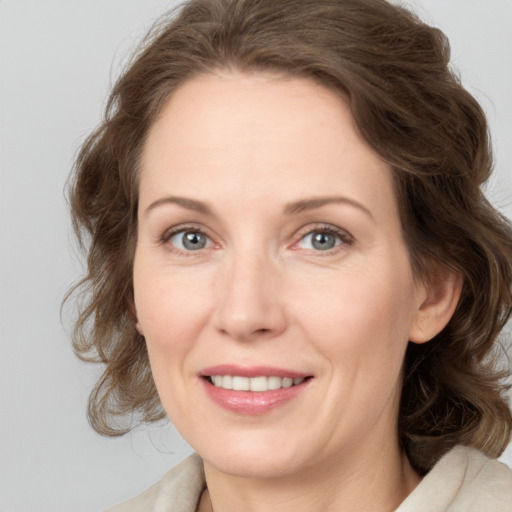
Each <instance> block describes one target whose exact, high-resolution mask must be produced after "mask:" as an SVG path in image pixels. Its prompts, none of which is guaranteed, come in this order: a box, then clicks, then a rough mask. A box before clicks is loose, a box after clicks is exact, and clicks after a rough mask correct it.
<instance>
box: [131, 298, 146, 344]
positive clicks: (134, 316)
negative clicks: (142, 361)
mask: <svg viewBox="0 0 512 512" xmlns="http://www.w3.org/2000/svg"><path fill="white" fill-rule="evenodd" d="M128 312H129V314H130V317H131V319H132V320H133V322H134V323H135V329H136V330H137V332H138V333H139V334H140V335H141V336H144V332H143V330H142V325H141V324H140V322H139V320H138V317H137V309H136V308H135V301H134V300H133V298H132V299H131V300H130V302H129V304H128Z"/></svg>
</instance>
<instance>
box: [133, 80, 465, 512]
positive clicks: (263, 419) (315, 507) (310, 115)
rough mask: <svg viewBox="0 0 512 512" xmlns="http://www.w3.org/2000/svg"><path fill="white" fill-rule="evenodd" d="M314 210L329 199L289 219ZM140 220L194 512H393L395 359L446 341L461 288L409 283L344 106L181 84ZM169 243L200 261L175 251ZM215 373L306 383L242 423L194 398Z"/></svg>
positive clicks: (405, 478)
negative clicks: (330, 242) (410, 346)
mask: <svg viewBox="0 0 512 512" xmlns="http://www.w3.org/2000/svg"><path fill="white" fill-rule="evenodd" d="M171 196H172V197H180V198H187V199H188V200H190V199H191V200H194V201H199V202H201V203H202V204H204V205H206V206H207V209H208V211H199V210H197V209H191V206H195V204H193V203H191V202H190V201H188V202H183V201H180V203H179V204H178V203H176V202H171V201H168V200H166V198H169V197H171ZM312 198H337V199H336V201H329V202H327V203H326V204H322V205H319V204H313V205H312V204H311V203H309V207H308V208H302V209H301V208H298V207H297V205H296V203H297V202H299V201H305V200H310V199H312ZM340 198H341V200H340ZM290 204H295V206H296V207H295V209H294V208H291V207H290ZM138 219H139V227H138V241H137V246H136V253H135V263H134V292H135V308H136V315H137V319H138V324H137V326H138V329H139V331H140V332H141V333H142V334H143V335H144V336H145V339H146V342H147V347H148V352H149V357H150V362H151V368H152V372H153V376H154V380H155V383H156V386H157V389H158V393H159V395H160V398H161V401H162V404H163V406H164V408H165V410H166V411H167V413H168V415H169V417H170V419H171V421H172V422H173V423H174V425H175V426H176V427H177V428H178V430H179V431H180V432H181V433H182V435H183V436H184V437H185V438H186V439H187V441H188V442H189V443H190V444H191V446H192V447H193V448H194V449H195V450H196V451H197V452H198V453H199V454H200V455H201V456H202V457H203V459H204V465H205V474H206V479H207V485H208V491H207V492H205V493H204V494H203V496H202V500H201V502H200V505H199V510H210V509H211V506H212V505H213V509H214V510H221V511H223V512H234V511H241V510H244V511H267V510H268V511H270V510H273V511H275V510H279V511H291V510H293V511H294V512H299V511H301V510H304V511H306V510H307V511H309V512H311V511H322V512H325V511H330V510H373V511H384V510H393V509H394V508H396V507H397V506H398V505H399V503H400V502H401V501H402V500H403V499H404V498H405V496H407V495H408V494H409V493H410V492H411V491H412V490H413V489H414V487H415V486H416V485H417V484H418V482H419V477H418V475H416V474H415V473H414V471H413V470H412V468H411V467H410V465H409V463H408V461H407V459H406V457H404V455H403V454H402V453H401V451H400V448H399V444H398V436H397V428H396V423H397V417H398V404H399V397H400V388H401V366H402V361H403V357H404V352H405V349H406V346H407V343H408V342H409V340H411V341H414V342H416V343H423V342H426V341H428V340H429V339H430V338H432V337H433V336H434V335H435V334H437V333H438V332H439V331H440V330H441V329H442V328H443V327H444V325H445V324H446V323H447V322H448V320H449V318H450V316H451V314H452V313H453V310H454V308H455V305H456V302H457V299H458V293H459V290H460V285H459V283H458V280H457V278H456V277H455V276H451V275H450V274H448V273H447V272H444V274H443V276H442V277H443V278H442V279H437V280H435V279H433V280H432V281H431V282H430V284H429V285H428V286H427V285H426V284H424V282H423V281H422V280H421V279H418V278H416V277H415V276H414V275H413V271H412V269H411V265H410V261H409V254H408V251H407V247H406V245H405V243H404V240H403V237H402V230H401V225H400V219H399V215H398V209H397V204H396V199H395V194H394V190H393V186H392V179H391V171H390V169H389V167H388V165H387V164H385V163H384V162H383V161H382V160H381V159H380V158H379V156H378V155H377V154H376V153H375V152H374V151H373V150H372V149H371V148H370V147H368V145H367V144H366V143H365V142H364V141H363V140H362V139H361V137H360V136H359V134H358V132H357V130H356V129H355V127H354V123H353V119H352V116H351V114H350V110H349V108H348V106H347V104H346V103H345V102H344V101H343V99H342V98H341V97H340V96H338V95H337V94H335V93H334V92H332V91H330V90H328V89H326V88H323V87H322V86H320V85H318V84H315V83H313V82H311V81H308V80H306V79H296V78H293V79H292V78H284V77H277V76H272V75H265V74H257V75H244V74H240V73H235V72H229V73H228V72H225V73H217V74H215V75H207V76H202V77H199V78H194V79H193V80H191V81H189V82H187V83H186V84H184V85H183V86H182V87H181V88H180V89H179V90H178V91H176V92H175V93H174V94H173V95H172V96H171V98H170V99H169V101H168V102H167V104H166V105H165V106H164V108H163V110H162V112H161V113H160V115H159V117H158V119H157V120H156V122H155V123H154V125H153V127H152V129H151V130H150V134H149V137H148V140H147V143H146V145H145V148H144V151H143V154H142V160H141V174H140V203H139V218H138ZM173 228H175V229H176V230H178V231H179V230H180V229H181V230H185V231H187V230H188V231H191V230H192V231H197V230H199V231H201V232H203V233H205V235H206V236H207V238H205V240H207V244H206V246H205V247H204V248H202V249H199V250H195V251H193V250H186V249H185V248H184V247H183V245H182V234H183V233H182V232H181V233H178V234H174V235H173V236H169V230H171V229H173ZM326 229H328V230H331V231H332V232H335V233H339V235H338V234H335V235H332V236H334V239H335V240H336V245H335V246H334V247H333V248H331V249H328V250H319V249H318V248H316V247H315V246H313V244H312V238H311V233H318V232H319V231H320V232H323V231H325V230H326ZM217 364H237V365H241V366H253V365H265V366H277V367H281V368H282V367H284V368H287V369H291V370H295V371H297V372H302V373H305V374H307V375H310V376H312V379H310V381H309V382H308V385H307V386H306V387H305V388H304V390H303V391H302V392H301V393H300V394H299V395H298V396H297V397H296V398H295V399H293V400H291V401H290V402H287V403H286V404H284V405H282V406H280V407H278V408H276V409H273V410H272V411H270V412H268V413H265V414H263V415H257V416H251V415H239V414H236V413H233V412H230V411H226V410H224V409H222V408H220V407H219V406H218V405H217V404H215V403H213V402H212V401H211V400H210V398H209V397H208V396H207V395H206V393H205V392H204V386H203V383H202V382H201V379H200V377H199V376H198V372H200V371H201V370H202V369H203V368H206V367H208V366H212V365H217Z"/></svg>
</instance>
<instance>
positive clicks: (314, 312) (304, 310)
mask: <svg viewBox="0 0 512 512" xmlns="http://www.w3.org/2000/svg"><path fill="white" fill-rule="evenodd" d="M379 269H380V271H379V272H377V271H372V269H369V268H366V269H365V270H362V271H360V272H347V273H340V274H339V275H338V276H337V278H336V279H332V276H331V279H326V280H325V281H324V282H318V281H317V282H316V284H315V285H314V286H311V287H309V288H308V289H309V292H308V293H307V294H306V295H305V294H304V293H302V294H300V293H295V294H294V295H295V296H296V297H298V299H297V302H296V304H295V305H296V308H295V310H296V312H297V313H296V318H297V319H298V321H299V322H300V323H301V324H302V327H303V329H304V330H307V331H308V333H309V338H310V339H312V340H314V343H315V345H316V348H317V350H318V351H319V352H322V353H323V354H324V356H325V357H326V359H328V360H329V361H331V364H332V366H333V367H335V366H338V367H339V366H341V367H343V370H344V373H345V375H347V374H351V375H352V376H353V377H354V378H357V374H361V375H363V374H366V376H363V377H362V378H368V376H369V375H370V376H375V377H378V376H382V377H383V378H385V375H387V374H395V375H396V374H397V373H399V370H400V367H401V363H402V358H403V353H404V350H405V348H406V346H407V342H408V334H409V330H410V325H411V322H412V319H413V307H412V305H413V304H414V286H413V279H412V275H411V274H410V273H409V272H408V270H407V269H408V267H407V266H405V267H403V268H402V269H400V266H395V265H393V264H389V265H388V266H380V267H379ZM404 269H405V270H404ZM306 306H307V307H306ZM368 372H372V373H368ZM377 380H378V379H377Z"/></svg>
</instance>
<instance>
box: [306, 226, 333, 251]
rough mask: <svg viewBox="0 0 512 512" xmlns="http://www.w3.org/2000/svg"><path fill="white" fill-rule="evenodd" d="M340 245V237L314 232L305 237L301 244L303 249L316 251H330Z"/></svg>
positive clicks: (323, 232)
mask: <svg viewBox="0 0 512 512" xmlns="http://www.w3.org/2000/svg"><path fill="white" fill-rule="evenodd" d="M340 244H341V238H340V236H339V235H337V234H336V233H329V232H328V231H312V232H311V233H308V234H307V235H306V236H304V237H303V238H302V240H301V242H300V246H301V247H302V248H303V249H314V250H316V251H328V250H329V249H333V248H334V247H336V246H338V245H340Z"/></svg>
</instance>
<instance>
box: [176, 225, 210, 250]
mask: <svg viewBox="0 0 512 512" xmlns="http://www.w3.org/2000/svg"><path fill="white" fill-rule="evenodd" d="M166 239H167V241H168V243H170V244H171V245H172V246H173V247H174V248H176V249H178V250H180V251H199V250H201V249H205V248H207V247H210V246H211V243H212V242H211V240H210V239H209V238H208V237H207V236H206V235H205V234H204V233H203V232H201V231H197V230H192V229H182V230H180V231H176V232H174V233H171V234H170V235H169V236H167V237H166Z"/></svg>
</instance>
